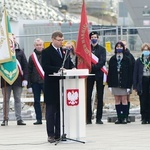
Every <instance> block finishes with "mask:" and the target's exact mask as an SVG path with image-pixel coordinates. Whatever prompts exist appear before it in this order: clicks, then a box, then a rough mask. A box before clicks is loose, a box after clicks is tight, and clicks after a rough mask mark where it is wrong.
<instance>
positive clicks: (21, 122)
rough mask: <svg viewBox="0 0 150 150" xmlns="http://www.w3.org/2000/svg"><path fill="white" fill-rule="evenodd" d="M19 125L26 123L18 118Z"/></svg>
mask: <svg viewBox="0 0 150 150" xmlns="http://www.w3.org/2000/svg"><path fill="white" fill-rule="evenodd" d="M17 125H26V123H24V122H23V120H18V121H17Z"/></svg>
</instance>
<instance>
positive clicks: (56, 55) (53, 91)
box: [42, 31, 74, 143]
mask: <svg viewBox="0 0 150 150" xmlns="http://www.w3.org/2000/svg"><path fill="white" fill-rule="evenodd" d="M62 42H63V34H62V33H61V32H59V31H56V32H54V33H53V34H52V43H51V44H50V46H49V47H48V48H46V49H45V50H43V51H42V67H43V70H44V72H45V79H44V102H45V103H46V127H47V135H48V141H49V142H50V143H53V142H55V140H56V139H58V138H60V91H59V79H60V78H59V77H57V76H50V75H53V74H54V73H57V72H58V71H59V70H60V68H61V67H62V64H63V60H64V56H65V53H64V52H63V51H62V48H61V47H62ZM73 67H74V65H73V63H72V62H71V59H70V57H69V54H68V57H67V59H66V61H65V64H64V66H63V68H61V69H64V68H65V69H71V68H73Z"/></svg>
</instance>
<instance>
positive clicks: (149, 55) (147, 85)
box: [133, 43, 150, 124]
mask: <svg viewBox="0 0 150 150" xmlns="http://www.w3.org/2000/svg"><path fill="white" fill-rule="evenodd" d="M141 51H142V56H141V57H139V58H138V59H137V60H136V62H135V67H134V74H133V89H134V90H135V91H136V92H137V94H138V95H139V99H140V109H141V110H140V111H141V117H142V124H146V123H148V124H150V46H149V44H147V43H144V44H143V45H142V47H141Z"/></svg>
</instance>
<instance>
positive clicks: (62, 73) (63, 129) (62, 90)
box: [55, 49, 85, 145]
mask: <svg viewBox="0 0 150 150" xmlns="http://www.w3.org/2000/svg"><path fill="white" fill-rule="evenodd" d="M68 52H69V50H68V49H66V53H65V56H64V60H63V63H62V67H61V95H62V108H61V109H62V135H61V137H60V139H59V140H58V141H56V143H55V145H57V144H58V143H59V142H60V141H67V140H71V141H75V142H79V143H83V144H85V142H84V141H79V140H76V139H71V138H67V137H66V136H67V134H66V133H65V113H64V92H65V91H64V70H63V68H64V66H65V61H66V59H67V58H68V57H67V54H68ZM68 55H69V54H68Z"/></svg>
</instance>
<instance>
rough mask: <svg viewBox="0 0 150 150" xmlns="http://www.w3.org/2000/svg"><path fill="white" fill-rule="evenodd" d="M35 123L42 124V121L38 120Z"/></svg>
mask: <svg viewBox="0 0 150 150" xmlns="http://www.w3.org/2000/svg"><path fill="white" fill-rule="evenodd" d="M33 124H34V125H39V124H42V121H39V120H37V121H36V122H34V123H33Z"/></svg>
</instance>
